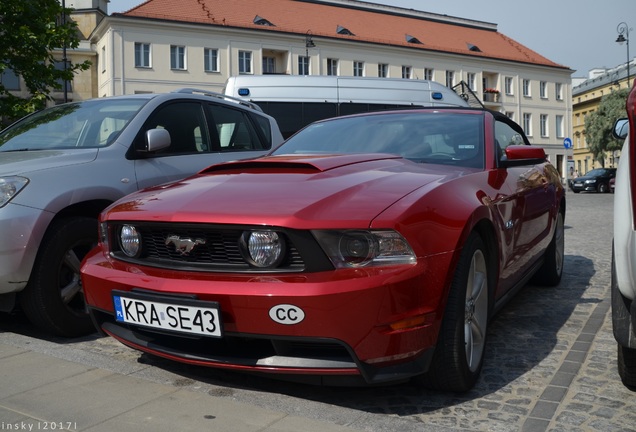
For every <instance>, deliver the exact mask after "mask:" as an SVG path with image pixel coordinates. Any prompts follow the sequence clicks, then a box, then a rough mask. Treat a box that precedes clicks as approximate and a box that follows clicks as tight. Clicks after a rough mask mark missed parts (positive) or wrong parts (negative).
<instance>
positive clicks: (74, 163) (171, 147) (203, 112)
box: [0, 89, 283, 337]
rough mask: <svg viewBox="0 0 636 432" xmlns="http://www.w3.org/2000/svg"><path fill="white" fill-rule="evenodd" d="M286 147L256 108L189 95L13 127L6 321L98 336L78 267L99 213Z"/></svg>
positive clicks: (5, 235)
mask: <svg viewBox="0 0 636 432" xmlns="http://www.w3.org/2000/svg"><path fill="white" fill-rule="evenodd" d="M282 140H283V138H282V135H281V133H280V130H279V129H278V126H277V124H276V122H275V120H274V119H273V118H272V117H270V116H267V115H265V114H264V113H263V112H262V111H261V110H260V108H258V107H257V106H256V105H254V104H250V103H247V102H245V101H239V100H236V99H233V98H230V97H228V96H224V95H220V94H216V93H205V92H201V91H198V90H193V89H183V90H180V91H177V92H174V93H167V94H144V95H134V96H116V97H111V98H100V99H93V100H89V101H84V102H76V103H69V104H64V105H58V106H55V107H52V108H48V109H46V110H43V111H40V112H37V113H34V114H32V115H30V116H28V117H25V118H24V119H22V120H20V121H19V122H17V123H15V124H13V125H11V126H10V127H8V128H7V129H5V130H3V131H2V132H0V311H11V310H13V309H14V308H15V306H16V304H18V303H19V305H20V306H21V308H22V310H23V311H24V313H25V314H26V316H27V317H28V318H29V319H30V320H31V322H33V324H35V325H37V326H38V327H40V328H42V329H44V330H46V331H48V332H50V333H53V334H56V335H60V336H66V337H73V336H79V335H82V334H86V333H90V332H92V331H94V328H93V326H92V323H91V321H90V319H89V317H88V315H87V313H86V311H85V307H84V297H83V293H82V286H81V282H80V276H79V269H80V262H81V260H82V258H83V257H84V255H85V254H86V253H87V252H88V251H89V250H90V249H91V248H92V247H93V246H94V245H95V244H96V243H97V216H98V215H99V213H100V212H101V211H102V210H103V209H104V208H105V207H106V206H108V205H109V204H110V203H112V202H114V201H115V200H117V199H119V198H121V197H123V196H124V195H127V194H129V193H131V192H134V191H136V190H138V189H141V188H144V187H148V186H154V185H158V184H161V183H165V182H169V181H173V180H178V179H180V178H183V177H186V176H188V175H190V174H194V173H195V172H197V171H199V170H201V169H203V168H205V167H206V166H208V165H212V164H214V163H217V162H221V161H227V160H234V159H243V158H251V157H255V156H259V155H261V154H263V153H265V152H266V151H267V150H269V149H271V148H272V147H273V146H276V145H278V144H279V143H280V142H282Z"/></svg>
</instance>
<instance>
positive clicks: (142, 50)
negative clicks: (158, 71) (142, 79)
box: [135, 42, 151, 68]
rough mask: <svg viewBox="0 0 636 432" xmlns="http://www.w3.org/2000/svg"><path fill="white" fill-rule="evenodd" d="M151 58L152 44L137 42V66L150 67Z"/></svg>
mask: <svg viewBox="0 0 636 432" xmlns="http://www.w3.org/2000/svg"><path fill="white" fill-rule="evenodd" d="M150 60H151V59H150V44H148V43H140V42H135V67H138V68H149V67H151V63H150Z"/></svg>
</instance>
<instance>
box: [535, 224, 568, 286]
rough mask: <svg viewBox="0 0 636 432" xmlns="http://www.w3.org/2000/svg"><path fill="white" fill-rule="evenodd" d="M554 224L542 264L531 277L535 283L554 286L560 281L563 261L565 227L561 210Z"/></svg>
mask: <svg viewBox="0 0 636 432" xmlns="http://www.w3.org/2000/svg"><path fill="white" fill-rule="evenodd" d="M555 225H556V226H555V228H554V235H553V236H552V241H550V244H549V245H548V248H547V249H546V250H545V254H544V262H543V265H542V266H541V268H540V269H539V271H537V272H536V273H535V275H534V276H533V278H532V282H533V283H535V284H537V285H544V286H556V285H558V284H559V283H560V282H561V276H562V275H563V262H564V261H565V227H564V224H563V213H562V212H559V213H558V214H557V218H556V222H555Z"/></svg>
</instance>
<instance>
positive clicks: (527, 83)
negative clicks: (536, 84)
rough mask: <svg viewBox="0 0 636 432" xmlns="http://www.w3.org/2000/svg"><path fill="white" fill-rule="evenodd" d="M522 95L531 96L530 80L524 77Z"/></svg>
mask: <svg viewBox="0 0 636 432" xmlns="http://www.w3.org/2000/svg"><path fill="white" fill-rule="evenodd" d="M523 95H524V96H525V97H531V96H532V92H531V84H530V80H529V79H524V80H523Z"/></svg>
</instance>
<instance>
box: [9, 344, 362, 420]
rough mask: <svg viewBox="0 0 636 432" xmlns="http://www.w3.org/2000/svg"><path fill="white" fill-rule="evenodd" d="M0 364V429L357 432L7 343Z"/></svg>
mask: <svg viewBox="0 0 636 432" xmlns="http://www.w3.org/2000/svg"><path fill="white" fill-rule="evenodd" d="M0 362H1V364H2V366H1V368H0V382H1V383H2V385H1V386H0V431H10V430H26V431H39V430H69V431H90V432H101V431H103V432H112V431H123V432H126V431H135V432H144V431H149V432H160V431H166V432H175V431H184V430H193V431H215V432H225V431H227V432H250V431H264V432H298V431H307V432H313V431H315V432H354V431H356V430H355V429H351V428H348V427H344V426H338V425H334V424H332V423H327V422H321V421H316V420H313V419H307V418H302V417H295V416H289V415H287V414H286V413H283V412H277V411H273V410H268V409H262V408H259V407H255V406H253V405H248V404H245V403H242V402H236V401H232V400H231V399H228V398H226V397H217V396H212V395H208V394H205V393H197V392H194V391H192V390H188V389H180V388H178V387H175V386H170V385H163V384H158V383H154V382H152V381H148V380H144V379H142V378H136V377H131V376H125V375H121V374H118V373H115V372H111V371H108V370H106V369H101V368H95V367H91V366H87V365H83V364H79V363H74V362H71V361H67V360H61V359H59V358H56V357H53V356H49V355H46V354H42V353H38V352H33V351H29V350H26V349H21V348H16V347H12V346H9V345H5V344H0Z"/></svg>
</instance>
